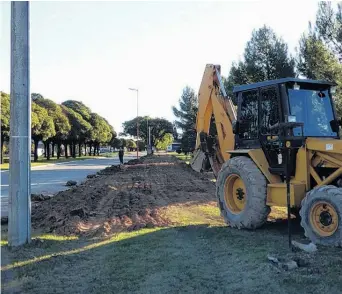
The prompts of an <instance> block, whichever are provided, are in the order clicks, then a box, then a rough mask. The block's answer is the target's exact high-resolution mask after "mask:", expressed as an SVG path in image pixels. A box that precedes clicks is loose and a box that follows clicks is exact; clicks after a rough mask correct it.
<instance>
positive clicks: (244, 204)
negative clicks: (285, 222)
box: [216, 156, 270, 229]
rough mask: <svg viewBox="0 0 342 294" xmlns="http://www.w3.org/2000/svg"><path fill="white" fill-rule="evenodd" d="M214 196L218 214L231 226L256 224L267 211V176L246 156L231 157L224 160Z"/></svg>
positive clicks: (264, 220) (250, 226)
mask: <svg viewBox="0 0 342 294" xmlns="http://www.w3.org/2000/svg"><path fill="white" fill-rule="evenodd" d="M216 196H217V198H218V204H219V208H220V210H221V215H222V216H223V217H224V219H225V221H226V223H227V224H228V225H230V226H231V227H235V228H239V229H241V228H245V229H256V228H259V227H261V226H262V225H263V224H264V223H265V222H266V220H267V216H268V214H269V213H270V208H269V206H267V205H266V196H267V182H266V178H265V176H264V175H263V174H262V173H261V171H260V170H259V169H258V167H257V166H256V164H255V163H254V162H253V161H252V160H251V159H250V158H248V157H246V156H238V157H233V158H231V159H229V160H228V161H227V162H225V163H224V164H223V166H222V168H221V170H220V172H219V174H218V178H217V181H216Z"/></svg>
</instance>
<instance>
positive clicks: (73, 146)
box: [72, 142, 76, 158]
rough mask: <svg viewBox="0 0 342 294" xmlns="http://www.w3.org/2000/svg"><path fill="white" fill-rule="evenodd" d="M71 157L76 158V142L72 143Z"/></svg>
mask: <svg viewBox="0 0 342 294" xmlns="http://www.w3.org/2000/svg"><path fill="white" fill-rule="evenodd" d="M72 157H73V158H76V142H73V143H72Z"/></svg>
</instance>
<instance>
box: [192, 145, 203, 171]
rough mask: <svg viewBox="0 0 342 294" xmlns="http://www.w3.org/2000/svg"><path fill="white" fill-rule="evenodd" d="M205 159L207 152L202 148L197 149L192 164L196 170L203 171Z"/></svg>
mask: <svg viewBox="0 0 342 294" xmlns="http://www.w3.org/2000/svg"><path fill="white" fill-rule="evenodd" d="M204 160H205V154H204V152H203V151H202V150H201V149H197V150H196V151H195V152H194V157H193V158H192V160H191V162H190V165H191V168H192V169H193V170H194V171H197V172H201V171H202V170H203V162H204Z"/></svg>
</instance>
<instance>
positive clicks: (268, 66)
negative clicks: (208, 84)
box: [225, 26, 295, 95]
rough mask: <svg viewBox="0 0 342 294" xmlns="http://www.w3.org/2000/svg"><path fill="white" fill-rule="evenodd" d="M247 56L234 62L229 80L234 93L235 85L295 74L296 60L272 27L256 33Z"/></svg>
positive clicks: (227, 82)
mask: <svg viewBox="0 0 342 294" xmlns="http://www.w3.org/2000/svg"><path fill="white" fill-rule="evenodd" d="M243 57H244V58H243V60H241V61H240V62H238V63H233V64H232V67H231V69H230V73H229V76H228V79H227V80H226V81H225V86H226V88H227V90H228V93H229V94H230V95H231V93H232V89H233V86H235V85H242V84H248V83H256V82H261V81H265V80H273V79H279V78H285V77H295V60H294V58H293V57H292V56H290V55H289V53H288V47H287V44H286V43H285V42H284V41H283V40H282V39H281V38H279V37H277V35H276V34H275V33H274V31H273V30H272V29H271V28H270V27H267V26H263V27H262V28H260V29H258V30H254V31H253V32H252V37H251V39H250V41H248V42H247V44H246V48H245V51H244V56H243Z"/></svg>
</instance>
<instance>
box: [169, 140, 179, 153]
mask: <svg viewBox="0 0 342 294" xmlns="http://www.w3.org/2000/svg"><path fill="white" fill-rule="evenodd" d="M180 146H181V143H180V142H173V143H172V144H171V145H169V146H167V148H166V151H167V152H172V151H176V150H177V149H179V148H180Z"/></svg>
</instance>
